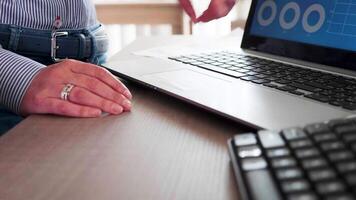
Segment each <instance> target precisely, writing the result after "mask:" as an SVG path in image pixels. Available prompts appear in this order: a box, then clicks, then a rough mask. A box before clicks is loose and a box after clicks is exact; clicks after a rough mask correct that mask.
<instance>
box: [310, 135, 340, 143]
mask: <svg viewBox="0 0 356 200" xmlns="http://www.w3.org/2000/svg"><path fill="white" fill-rule="evenodd" d="M336 139H337V138H336V135H335V134H334V133H324V134H319V135H314V140H315V142H317V143H320V142H327V141H332V140H336Z"/></svg>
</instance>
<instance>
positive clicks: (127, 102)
mask: <svg viewBox="0 0 356 200" xmlns="http://www.w3.org/2000/svg"><path fill="white" fill-rule="evenodd" d="M122 105H123V106H124V107H125V108H126V109H128V110H130V109H131V106H132V104H131V102H130V101H129V100H124V101H123V102H122Z"/></svg>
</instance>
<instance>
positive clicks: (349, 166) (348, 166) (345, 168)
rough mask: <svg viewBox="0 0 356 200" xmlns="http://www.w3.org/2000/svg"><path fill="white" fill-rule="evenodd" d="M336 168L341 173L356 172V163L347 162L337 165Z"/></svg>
mask: <svg viewBox="0 0 356 200" xmlns="http://www.w3.org/2000/svg"><path fill="white" fill-rule="evenodd" d="M336 168H337V170H338V171H339V172H340V173H349V172H355V171H356V161H347V162H343V163H339V164H337V165H336Z"/></svg>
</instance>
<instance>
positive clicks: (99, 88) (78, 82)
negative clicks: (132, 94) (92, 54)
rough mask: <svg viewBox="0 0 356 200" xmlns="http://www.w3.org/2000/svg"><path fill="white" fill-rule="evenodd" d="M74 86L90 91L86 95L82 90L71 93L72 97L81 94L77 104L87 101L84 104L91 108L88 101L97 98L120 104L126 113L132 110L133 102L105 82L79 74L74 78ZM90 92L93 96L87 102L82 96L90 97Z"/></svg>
mask: <svg viewBox="0 0 356 200" xmlns="http://www.w3.org/2000/svg"><path fill="white" fill-rule="evenodd" d="M72 84H74V85H75V86H76V87H75V88H77V87H81V88H84V89H86V90H88V91H87V92H85V93H84V92H83V91H82V90H84V89H82V90H79V89H76V90H75V91H72V92H71V95H72V93H73V95H76V93H79V94H80V97H79V98H77V99H76V100H77V101H78V102H76V103H81V102H82V101H85V102H83V103H84V105H89V106H91V104H88V102H87V101H88V100H91V99H90V97H94V96H95V98H96V99H103V100H110V101H112V102H115V103H116V104H119V105H120V106H121V107H123V108H124V110H125V111H129V110H130V109H131V102H130V101H129V100H128V99H127V97H126V96H124V95H122V94H121V93H119V92H117V91H115V90H113V89H112V88H111V87H109V86H108V85H106V84H104V83H103V82H101V81H100V80H98V79H95V78H92V77H90V76H86V75H81V74H77V75H75V77H74V78H73V81H72ZM89 91H90V92H91V94H92V95H90V97H89V99H88V100H87V99H85V98H82V95H86V96H87V97H88V92H89ZM83 93H84V94H83ZM95 106H96V107H98V105H95ZM99 108H101V109H103V107H101V106H99ZM105 109H106V110H105V111H107V108H106V107H105ZM109 113H113V112H112V111H109ZM114 113H116V112H114Z"/></svg>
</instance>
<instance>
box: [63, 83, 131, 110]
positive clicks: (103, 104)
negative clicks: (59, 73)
mask: <svg viewBox="0 0 356 200" xmlns="http://www.w3.org/2000/svg"><path fill="white" fill-rule="evenodd" d="M69 101H70V102H73V103H76V104H80V105H84V106H90V107H95V108H98V109H100V110H102V111H104V112H107V113H111V114H116V115H118V114H120V113H122V112H123V111H124V107H123V106H121V105H119V104H117V103H115V102H113V101H109V100H106V99H104V98H101V97H99V96H97V95H95V94H93V93H91V92H90V91H88V90H86V89H83V88H80V87H74V88H73V89H72V91H71V92H70V95H69ZM126 107H127V106H126ZM126 107H125V109H127V110H128V109H130V108H131V107H130V108H126Z"/></svg>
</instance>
